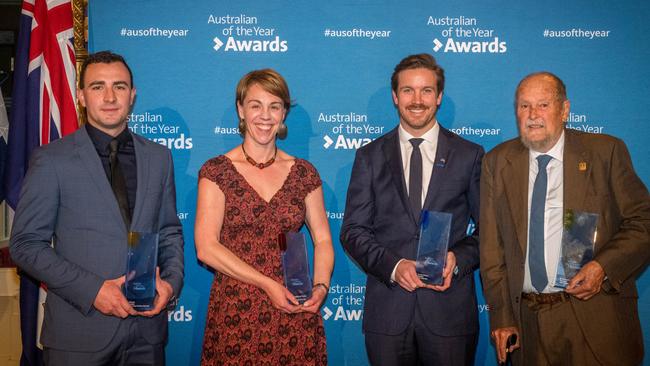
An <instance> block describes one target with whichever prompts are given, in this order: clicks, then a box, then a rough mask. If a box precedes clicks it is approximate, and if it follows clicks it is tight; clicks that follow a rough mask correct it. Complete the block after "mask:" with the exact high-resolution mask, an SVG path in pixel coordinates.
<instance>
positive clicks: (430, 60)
mask: <svg viewBox="0 0 650 366" xmlns="http://www.w3.org/2000/svg"><path fill="white" fill-rule="evenodd" d="M420 68H423V69H428V70H431V71H433V73H434V74H435V75H436V87H437V88H438V90H437V92H438V94H441V93H442V91H443V90H444V89H445V70H443V68H442V67H440V65H438V63H437V62H436V59H435V58H434V57H433V56H431V55H430V54H428V53H420V54H417V55H410V56H406V57H405V58H403V59H402V61H400V62H399V64H397V66H395V70H394V71H393V75H392V76H391V77H390V85H391V88H392V89H393V91H394V92H396V93H397V84H398V82H399V80H398V78H399V73H400V72H402V71H404V70H412V69H420Z"/></svg>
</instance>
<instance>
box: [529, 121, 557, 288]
mask: <svg viewBox="0 0 650 366" xmlns="http://www.w3.org/2000/svg"><path fill="white" fill-rule="evenodd" d="M540 155H550V156H551V157H552V159H551V161H550V162H549V163H548V165H547V166H546V172H547V174H548V176H547V177H548V185H547V187H546V205H545V207H544V263H545V264H546V276H547V278H548V284H547V285H546V288H544V291H542V292H543V293H551V292H558V291H563V289H561V288H557V287H554V286H553V284H554V283H555V275H556V273H557V266H558V262H559V260H560V250H561V248H562V222H563V221H562V220H563V217H564V172H563V156H564V132H562V135H561V136H560V139H559V140H558V141H557V143H556V144H555V146H553V148H551V150H549V151H548V152H546V153H540V152H537V151H533V150H529V164H528V166H529V169H528V224H529V225H530V205H531V202H532V198H533V186H534V184H535V178H536V177H537V171H538V170H539V168H538V163H537V157H538V156H540ZM529 233H530V231H529V232H528V233H526V236H527V238H528V239H527V240H526V243H528V242H529V239H530V238H529V236H530V234H529ZM529 253H530V246H529V245H526V273H525V275H524V288H523V292H537V290H536V289H535V287H533V284H532V282H531V279H530V265H529V263H530V261H529V258H528V256H529V255H530V254H529Z"/></svg>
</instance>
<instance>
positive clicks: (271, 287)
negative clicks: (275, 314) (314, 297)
mask: <svg viewBox="0 0 650 366" xmlns="http://www.w3.org/2000/svg"><path fill="white" fill-rule="evenodd" d="M263 290H264V292H266V295H267V296H268V297H269V299H270V300H271V304H272V305H273V307H274V308H276V309H278V310H280V311H283V312H285V313H288V314H292V313H297V312H300V311H301V310H302V309H301V308H302V307H301V306H300V304H299V303H298V300H296V298H295V296H293V294H292V293H291V292H289V290H287V288H286V287H284V286H282V285H281V284H279V283H277V282H275V281H273V280H272V279H270V278H269V281H268V282H267V284H265V286H264V287H263Z"/></svg>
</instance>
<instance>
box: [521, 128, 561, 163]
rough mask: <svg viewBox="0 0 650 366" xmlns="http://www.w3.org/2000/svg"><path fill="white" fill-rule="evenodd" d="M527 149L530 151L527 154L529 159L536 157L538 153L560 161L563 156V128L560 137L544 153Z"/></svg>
mask: <svg viewBox="0 0 650 366" xmlns="http://www.w3.org/2000/svg"><path fill="white" fill-rule="evenodd" d="M528 151H529V152H530V155H529V156H530V159H531V161H532V160H535V159H537V157H538V156H540V155H550V156H551V157H552V158H553V159H556V160H558V161H559V162H562V161H563V158H564V130H562V134H561V135H560V138H559V139H558V140H557V142H556V143H555V145H553V147H552V148H551V150H549V151H547V152H545V153H542V152H539V151H535V150H530V149H529V150H528Z"/></svg>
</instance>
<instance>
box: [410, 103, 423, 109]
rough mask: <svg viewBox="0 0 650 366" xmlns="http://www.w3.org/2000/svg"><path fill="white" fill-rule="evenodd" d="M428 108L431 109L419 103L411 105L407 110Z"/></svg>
mask: <svg viewBox="0 0 650 366" xmlns="http://www.w3.org/2000/svg"><path fill="white" fill-rule="evenodd" d="M427 108H429V107H427V106H426V105H424V104H417V103H413V104H409V105H408V106H406V109H427Z"/></svg>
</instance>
